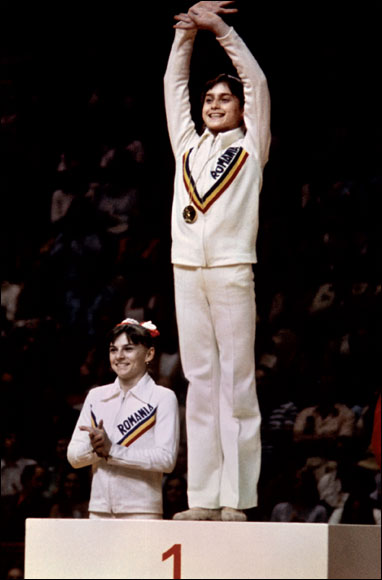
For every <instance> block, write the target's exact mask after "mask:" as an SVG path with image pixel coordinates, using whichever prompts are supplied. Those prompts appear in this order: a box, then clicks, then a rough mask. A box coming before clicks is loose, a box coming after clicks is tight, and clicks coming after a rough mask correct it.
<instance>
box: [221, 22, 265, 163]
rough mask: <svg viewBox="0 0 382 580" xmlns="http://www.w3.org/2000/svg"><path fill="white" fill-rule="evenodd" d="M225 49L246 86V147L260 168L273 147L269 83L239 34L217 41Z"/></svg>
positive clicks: (232, 34) (232, 31) (234, 32)
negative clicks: (257, 161)
mask: <svg viewBox="0 0 382 580" xmlns="http://www.w3.org/2000/svg"><path fill="white" fill-rule="evenodd" d="M217 40H218V42H219V43H220V45H221V46H222V47H223V48H224V50H225V51H226V53H227V55H228V56H229V58H230V59H231V61H232V64H233V65H234V67H235V68H236V70H237V73H238V75H239V77H240V80H241V81H242V83H243V85H244V98H245V104H244V121H245V125H246V129H247V136H246V142H247V143H246V147H247V149H248V152H249V153H251V154H252V155H256V156H257V158H258V160H259V162H260V164H261V167H262V168H264V166H265V165H266V163H267V161H268V156H269V148H270V143H271V129H270V113H271V102H270V95H269V90H268V83H267V79H266V77H265V75H264V73H263V71H262V70H261V68H260V66H259V64H258V62H257V61H256V59H255V58H254V56H253V55H252V53H251V52H250V50H249V49H248V47H247V46H246V44H245V43H244V42H243V40H242V39H241V38H240V36H239V35H238V34H237V32H236V31H235V30H234V29H233V28H231V30H230V32H229V33H228V34H227V35H226V36H224V37H221V38H217Z"/></svg>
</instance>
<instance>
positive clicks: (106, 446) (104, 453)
mask: <svg viewBox="0 0 382 580" xmlns="http://www.w3.org/2000/svg"><path fill="white" fill-rule="evenodd" d="M80 430H81V431H87V432H88V433H89V438H90V443H91V445H92V447H93V450H94V452H95V453H97V455H98V457H103V458H104V459H107V457H109V453H110V448H111V441H110V439H109V437H108V435H107V433H106V431H105V429H104V426H103V421H102V419H101V421H100V422H99V425H98V427H86V426H82V427H80Z"/></svg>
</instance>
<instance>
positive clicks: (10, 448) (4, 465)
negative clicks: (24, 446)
mask: <svg viewBox="0 0 382 580" xmlns="http://www.w3.org/2000/svg"><path fill="white" fill-rule="evenodd" d="M36 463H37V462H36V461H35V460H34V459H28V458H26V457H23V456H22V451H21V446H20V441H19V438H18V435H17V434H16V433H7V434H6V435H5V437H4V443H3V449H2V453H1V497H2V498H3V497H4V496H14V495H17V494H18V493H20V492H21V489H22V485H21V474H22V472H23V470H24V468H25V467H26V466H27V465H35V464H36Z"/></svg>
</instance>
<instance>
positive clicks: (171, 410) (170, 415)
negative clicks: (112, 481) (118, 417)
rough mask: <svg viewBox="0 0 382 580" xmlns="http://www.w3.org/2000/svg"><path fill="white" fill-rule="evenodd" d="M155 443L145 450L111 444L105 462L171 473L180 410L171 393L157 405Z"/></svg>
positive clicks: (176, 446)
mask: <svg viewBox="0 0 382 580" xmlns="http://www.w3.org/2000/svg"><path fill="white" fill-rule="evenodd" d="M154 440H155V441H154V445H153V446H152V447H150V448H146V449H142V448H139V449H135V448H134V445H132V446H131V447H127V448H126V447H123V446H121V445H118V444H113V445H112V446H111V449H110V454H109V458H108V459H107V463H108V464H109V465H118V466H120V467H128V468H130V469H139V470H145V471H157V472H161V473H171V472H172V471H173V469H174V467H175V463H176V459H177V456H178V448H179V410H178V401H177V398H176V396H175V394H174V393H173V392H172V391H170V390H169V391H168V393H166V396H165V397H163V399H162V400H161V402H160V404H159V405H158V409H157V417H156V423H155V426H154Z"/></svg>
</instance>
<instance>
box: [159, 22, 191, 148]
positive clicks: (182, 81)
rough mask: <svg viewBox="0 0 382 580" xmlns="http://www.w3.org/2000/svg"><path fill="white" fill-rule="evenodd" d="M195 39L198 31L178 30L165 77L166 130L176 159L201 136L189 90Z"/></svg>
mask: <svg viewBox="0 0 382 580" xmlns="http://www.w3.org/2000/svg"><path fill="white" fill-rule="evenodd" d="M195 36H196V32H195V31H186V30H176V32H175V39H174V42H173V45H172V49H171V53H170V57H169V60H168V64H167V70H166V73H165V77H164V95H165V107H166V116H167V126H168V132H169V137H170V141H171V146H172V150H173V153H174V156H175V157H176V158H177V157H178V156H179V155H180V154H182V153H183V152H184V151H185V150H186V149H187V146H188V145H189V143H190V142H191V141H192V139H193V138H195V137H197V136H198V135H197V132H196V129H195V123H194V122H193V120H192V116H191V104H190V93H189V87H188V83H189V78H190V63H191V56H192V51H193V47H194V42H195Z"/></svg>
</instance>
